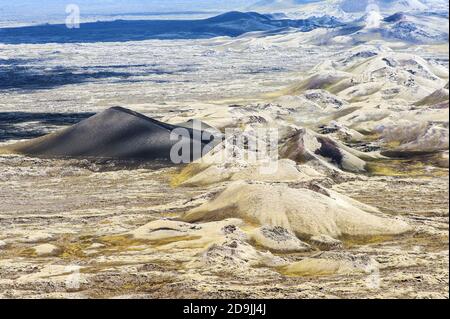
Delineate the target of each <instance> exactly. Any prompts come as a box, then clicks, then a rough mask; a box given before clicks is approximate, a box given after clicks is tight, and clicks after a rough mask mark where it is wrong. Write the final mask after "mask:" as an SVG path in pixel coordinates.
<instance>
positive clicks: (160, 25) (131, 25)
mask: <svg viewBox="0 0 450 319" xmlns="http://www.w3.org/2000/svg"><path fill="white" fill-rule="evenodd" d="M341 25H342V23H340V22H339V21H338V20H337V19H335V18H331V17H319V18H317V17H311V18H308V19H278V18H276V17H273V16H270V15H264V14H259V13H256V12H238V11H232V12H227V13H224V14H221V15H218V16H215V17H212V18H208V19H202V20H116V21H107V22H92V23H84V24H81V25H80V28H79V29H69V28H67V27H66V26H65V25H63V24H54V25H51V24H46V25H38V26H28V27H17V28H2V29H0V43H7V44H17V43H53V42H55V43H77V42H122V41H140V40H148V39H205V38H213V37H219V36H228V37H237V36H240V35H242V34H244V33H247V32H255V31H274V30H278V29H286V28H295V29H298V30H299V31H311V30H314V29H316V28H334V27H337V26H341Z"/></svg>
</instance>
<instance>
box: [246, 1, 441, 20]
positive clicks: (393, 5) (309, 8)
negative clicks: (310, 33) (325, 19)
mask: <svg viewBox="0 0 450 319" xmlns="http://www.w3.org/2000/svg"><path fill="white" fill-rule="evenodd" d="M250 8H251V9H252V11H257V12H266V13H267V12H272V13H273V12H284V13H287V14H288V15H289V16H291V17H294V16H295V17H297V18H305V17H309V16H321V15H330V16H335V17H337V18H339V19H341V20H346V21H351V20H355V19H357V18H359V17H361V16H362V15H364V14H366V13H368V12H371V11H378V12H380V13H383V14H393V13H396V12H409V13H413V12H415V13H418V12H435V11H440V12H442V11H445V10H448V2H446V1H443V0H327V1H317V0H262V1H259V2H257V3H255V4H254V5H252V6H251V7H250Z"/></svg>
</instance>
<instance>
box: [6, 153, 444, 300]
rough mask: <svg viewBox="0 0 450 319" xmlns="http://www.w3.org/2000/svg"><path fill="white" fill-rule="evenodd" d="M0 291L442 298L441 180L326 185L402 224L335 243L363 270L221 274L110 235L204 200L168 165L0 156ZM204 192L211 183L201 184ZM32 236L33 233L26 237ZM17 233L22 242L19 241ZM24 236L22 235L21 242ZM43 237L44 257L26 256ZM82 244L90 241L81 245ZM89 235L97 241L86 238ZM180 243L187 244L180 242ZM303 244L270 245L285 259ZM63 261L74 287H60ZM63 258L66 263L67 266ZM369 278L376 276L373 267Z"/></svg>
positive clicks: (180, 255) (25, 294)
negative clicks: (394, 230)
mask: <svg viewBox="0 0 450 319" xmlns="http://www.w3.org/2000/svg"><path fill="white" fill-rule="evenodd" d="M0 165H1V172H2V173H1V176H0V189H1V190H2V191H1V204H0V211H1V214H0V230H1V234H2V236H1V239H2V240H3V241H4V242H5V243H6V246H5V247H2V248H1V250H0V275H1V276H0V278H1V279H0V291H1V296H2V297H14V298H37V297H50V298H52V297H70V298H72V297H94V298H95V297H119V296H122V297H123V296H133V297H142V298H178V297H186V298H216V297H217V298H223V297H230V298H235V297H236V298H238V297H239V298H258V297H260V298H266V297H267V298H383V297H386V298H428V297H439V298H445V297H447V296H448V197H447V194H448V179H447V176H442V177H433V178H429V177H422V178H408V177H371V178H369V179H367V178H366V177H354V178H349V180H347V181H343V182H342V183H339V184H336V185H334V189H335V190H339V191H340V192H341V193H343V194H348V195H349V196H351V197H353V198H355V199H358V200H361V201H362V202H364V203H367V204H371V205H373V206H375V207H379V208H380V209H381V210H382V211H383V212H386V213H388V214H392V215H401V216H404V217H405V219H406V220H407V221H408V222H409V223H411V224H412V225H414V226H415V227H416V231H415V232H414V233H411V234H408V235H404V236H400V237H393V238H375V237H374V238H369V239H365V240H361V241H358V240H354V239H348V240H344V245H345V248H344V251H348V252H350V253H352V254H359V253H363V254H365V255H368V256H372V257H374V258H375V260H376V261H378V263H379V264H380V272H379V283H380V286H379V287H378V286H372V285H370V284H368V283H369V282H371V280H374V278H375V280H376V281H377V282H378V279H377V278H378V277H373V276H375V275H374V274H371V275H368V274H350V275H331V276H306V277H304V276H297V277H296V276H286V275H283V274H282V272H281V273H280V271H278V270H277V268H270V267H263V268H258V267H257V268H254V267H250V268H245V269H242V270H241V271H240V272H237V273H235V272H232V271H231V272H226V271H223V270H218V269H214V268H211V269H208V268H205V269H203V270H201V271H199V270H198V269H195V268H192V269H190V268H189V265H188V261H189V260H188V258H187V257H186V256H188V254H187V253H185V252H184V251H183V250H175V251H173V252H172V253H168V252H166V251H164V250H158V247H159V246H160V245H163V244H162V243H145V242H139V241H136V240H132V239H127V238H125V237H123V236H122V235H123V234H124V233H125V232H127V231H130V230H133V229H136V228H137V227H138V226H141V225H144V224H146V223H147V222H149V221H152V220H155V219H159V218H161V217H174V216H176V215H177V214H178V213H181V212H183V211H185V210H187V209H189V207H192V206H196V205H198V203H200V202H202V201H204V200H205V197H208V196H205V195H204V194H205V190H203V189H192V188H179V187H178V188H174V187H171V186H170V185H169V183H170V179H171V176H173V174H174V173H175V172H174V169H166V168H163V169H153V168H150V167H144V168H141V169H135V170H115V169H113V170H111V168H110V169H106V171H97V170H98V168H99V167H100V166H95V165H90V164H89V163H87V162H84V163H79V162H76V161H70V162H66V161H47V160H36V159H27V158H22V157H2V158H1V161H0ZM213 191H214V190H213ZM25 234H26V235H28V236H29V237H30V235H36V236H35V237H36V238H35V240H33V238H29V239H28V241H30V242H26V241H27V239H26V238H27V237H25ZM24 238H25V239H24ZM24 241H25V242H24ZM36 242H39V243H51V244H54V245H55V246H57V247H58V248H59V249H60V251H59V252H57V254H56V255H55V256H48V257H39V256H35V255H33V252H32V251H30V248H31V247H34V246H36V245H37V243H36ZM92 244H97V245H94V246H92V247H90V246H91V245H92ZM98 244H101V245H98ZM187 250H189V249H187ZM314 253H315V252H308V253H301V254H282V256H283V257H284V258H286V259H287V260H291V261H295V260H298V259H299V258H302V257H304V256H306V255H313V254H314ZM73 266H80V267H81V269H82V270H81V274H80V280H81V283H80V287H79V288H74V289H71V288H70V286H69V288H68V287H67V278H68V276H69V278H70V274H71V273H72V272H73ZM71 267H72V268H71ZM376 276H378V275H376Z"/></svg>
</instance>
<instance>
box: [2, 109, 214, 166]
mask: <svg viewBox="0 0 450 319" xmlns="http://www.w3.org/2000/svg"><path fill="white" fill-rule="evenodd" d="M177 128H182V129H184V130H185V132H186V130H187V132H188V133H189V134H188V135H187V136H186V135H184V136H183V137H179V138H178V139H171V133H172V132H173V130H174V129H177ZM202 133H203V132H200V131H195V130H193V129H191V128H185V127H182V126H176V125H170V124H166V123H162V122H159V121H157V120H154V119H152V118H149V117H147V116H145V115H143V114H139V113H136V112H133V111H131V110H128V109H125V108H122V107H113V108H110V109H107V110H105V111H103V112H101V113H99V114H96V115H94V116H92V117H90V118H88V119H86V120H84V121H81V122H79V123H77V124H75V125H73V126H71V127H69V128H66V129H64V130H61V131H59V132H56V133H52V134H49V135H46V136H43V137H39V138H36V139H32V140H29V141H26V142H20V143H17V144H14V145H11V146H9V147H8V151H9V152H12V153H20V154H25V155H29V156H36V157H44V158H53V157H63V158H95V159H96V158H108V159H120V160H128V159H130V160H131V159H132V160H134V159H136V160H162V161H169V160H170V159H171V158H170V153H171V150H172V147H174V146H175V145H177V149H187V148H188V147H189V149H190V150H191V155H190V159H191V160H194V159H197V158H199V157H200V156H201V153H200V152H195V151H194V152H192V150H195V149H197V150H203V149H204V148H205V146H206V145H207V144H208V143H209V142H210V140H211V139H212V137H211V134H204V136H203V138H204V140H202V135H203V134H202ZM194 153H196V154H194Z"/></svg>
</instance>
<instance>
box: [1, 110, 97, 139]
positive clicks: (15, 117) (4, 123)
mask: <svg viewBox="0 0 450 319" xmlns="http://www.w3.org/2000/svg"><path fill="white" fill-rule="evenodd" d="M93 115H95V113H90V112H85V113H30V112H0V142H6V141H9V140H21V139H31V138H36V137H39V136H42V135H45V134H47V133H48V132H49V131H52V130H55V129H57V128H59V127H64V126H69V125H73V124H76V123H78V122H80V121H82V120H85V119H87V118H89V117H91V116H93Z"/></svg>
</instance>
